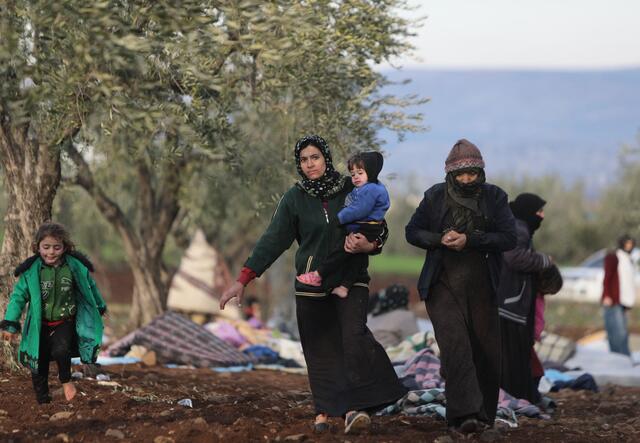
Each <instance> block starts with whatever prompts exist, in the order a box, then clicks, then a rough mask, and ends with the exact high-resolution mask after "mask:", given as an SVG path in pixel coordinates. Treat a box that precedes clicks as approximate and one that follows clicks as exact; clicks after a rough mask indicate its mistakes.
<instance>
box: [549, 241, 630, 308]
mask: <svg viewBox="0 0 640 443" xmlns="http://www.w3.org/2000/svg"><path fill="white" fill-rule="evenodd" d="M605 255H607V250H606V249H600V250H599V251H596V252H594V253H593V254H591V255H590V256H589V257H587V258H586V259H585V260H584V261H583V262H582V263H581V264H580V266H573V267H563V268H560V273H561V274H562V279H563V285H562V289H561V290H560V292H558V293H557V294H555V295H553V296H550V297H548V298H547V300H566V301H578V302H586V303H600V300H601V299H602V281H603V280H604V257H605ZM631 256H632V257H633V261H634V263H635V264H636V290H637V292H638V294H637V300H638V302H640V268H638V261H639V260H640V249H638V248H636V249H634V250H633V251H632V253H631Z"/></svg>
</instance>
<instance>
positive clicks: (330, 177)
mask: <svg viewBox="0 0 640 443" xmlns="http://www.w3.org/2000/svg"><path fill="white" fill-rule="evenodd" d="M307 146H315V147H316V148H318V149H319V150H320V152H321V153H322V156H323V157H324V162H325V165H326V169H325V171H324V174H323V175H322V177H320V178H317V179H316V180H310V179H308V178H307V176H306V175H304V172H302V166H300V151H302V150H303V149H304V148H306V147H307ZM294 154H295V156H296V168H297V169H298V174H300V177H302V180H300V181H299V182H298V186H299V187H300V188H302V189H303V190H304V191H305V192H307V194H309V195H311V196H313V197H317V198H319V199H322V200H326V199H329V198H331V197H333V196H334V195H336V194H337V193H338V192H340V191H341V190H342V188H343V187H344V184H345V181H346V177H345V176H343V175H340V173H338V172H337V171H336V170H335V169H334V168H333V160H332V159H331V151H330V150H329V145H328V144H327V142H326V141H325V140H324V139H323V138H322V137H320V136H319V135H307V136H304V137H302V138H301V139H300V140H298V142H297V143H296V148H295V151H294Z"/></svg>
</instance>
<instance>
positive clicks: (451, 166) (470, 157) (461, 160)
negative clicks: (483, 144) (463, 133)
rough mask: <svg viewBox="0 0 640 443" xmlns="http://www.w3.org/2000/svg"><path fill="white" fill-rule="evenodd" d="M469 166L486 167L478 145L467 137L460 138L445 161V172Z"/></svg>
mask: <svg viewBox="0 0 640 443" xmlns="http://www.w3.org/2000/svg"><path fill="white" fill-rule="evenodd" d="M467 168H480V169H484V160H483V159H482V154H481V153H480V150H479V149H478V147H477V146H476V145H474V144H473V143H471V142H470V141H469V140H467V139H464V138H463V139H462V140H458V141H457V142H456V144H455V145H453V148H451V152H449V155H448V156H447V160H446V161H445V162H444V172H446V173H447V174H448V173H449V172H453V171H458V170H460V169H467Z"/></svg>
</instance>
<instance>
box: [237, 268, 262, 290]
mask: <svg viewBox="0 0 640 443" xmlns="http://www.w3.org/2000/svg"><path fill="white" fill-rule="evenodd" d="M256 276H257V275H256V273H255V272H253V270H251V269H250V268H247V267H246V266H243V267H242V269H241V270H240V275H238V278H237V279H236V280H237V281H239V282H240V283H242V286H247V285H248V284H249V283H250V282H251V280H253V279H254V278H256Z"/></svg>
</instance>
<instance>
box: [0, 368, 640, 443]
mask: <svg viewBox="0 0 640 443" xmlns="http://www.w3.org/2000/svg"><path fill="white" fill-rule="evenodd" d="M76 369H78V368H76ZM102 369H103V370H102V372H104V373H106V374H108V375H109V376H110V378H111V383H110V382H107V384H106V385H105V384H99V383H98V382H97V381H96V380H93V379H88V378H84V379H81V380H79V381H78V382H77V386H78V388H79V394H78V396H77V397H76V399H74V401H73V402H71V403H67V402H66V401H65V400H64V398H63V397H62V393H61V391H59V382H58V380H57V378H54V377H53V376H51V377H50V380H51V388H52V393H53V394H54V401H53V402H52V403H51V404H47V405H41V406H40V405H37V403H36V402H35V399H34V396H33V391H32V388H31V382H30V378H29V377H28V376H26V375H24V374H10V373H8V372H0V442H37V441H48V442H55V441H71V442H94V441H122V442H155V443H169V442H195V443H198V442H218V441H220V442H222V441H224V442H245V441H246V442H258V441H260V442H271V441H320V442H338V441H349V442H373V441H375V442H401V441H407V442H421V441H433V440H434V439H436V438H438V437H442V436H446V435H447V431H446V426H445V424H444V422H443V421H441V420H435V419H432V418H421V417H407V416H402V415H398V416H393V417H374V419H373V424H372V426H371V428H370V429H369V430H368V431H366V432H364V433H363V434H361V435H357V436H355V435H344V434H343V424H342V420H340V419H337V418H336V419H332V420H331V425H332V426H331V431H330V432H329V433H326V434H322V435H315V434H313V432H312V430H311V421H312V417H313V408H312V405H311V401H310V395H309V389H308V384H307V379H306V377H305V376H302V375H296V374H288V373H283V372H275V371H269V370H255V371H251V372H240V373H216V372H213V371H211V370H208V369H168V368H164V367H151V368H144V367H142V366H140V365H126V366H109V367H103V368H102ZM52 372H54V365H52ZM113 382H115V383H117V385H115V384H114V383H113ZM102 383H104V382H102ZM552 395H553V397H554V398H555V399H556V401H557V402H558V404H559V408H558V411H557V412H556V414H555V415H554V416H553V418H552V419H550V420H541V419H526V418H523V419H521V420H520V427H519V428H518V429H513V430H509V431H507V432H506V433H504V434H503V436H502V437H501V438H500V440H501V441H509V442H512V441H516V442H530V441H536V442H543V441H553V442H560V441H567V442H595V441H640V388H625V387H617V386H606V387H603V388H602V389H601V392H600V393H597V394H595V393H590V392H573V391H562V392H560V393H557V394H552ZM184 398H190V399H191V400H192V403H193V408H189V407H185V406H181V405H178V404H177V401H178V400H181V399H184ZM60 413H63V414H60ZM64 413H66V414H64ZM60 416H63V417H62V418H59V417H60ZM65 416H66V417H65ZM453 439H454V440H456V441H457V440H460V439H459V438H457V436H455V435H454V436H453ZM440 441H442V439H440ZM448 441H450V440H448ZM465 441H479V439H474V438H472V439H467V440H465Z"/></svg>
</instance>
